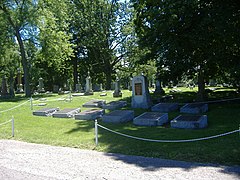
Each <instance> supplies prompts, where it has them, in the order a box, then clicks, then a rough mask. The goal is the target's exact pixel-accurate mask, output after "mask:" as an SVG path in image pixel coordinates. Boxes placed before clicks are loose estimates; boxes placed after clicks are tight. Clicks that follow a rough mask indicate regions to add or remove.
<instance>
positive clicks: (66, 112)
mask: <svg viewBox="0 0 240 180" xmlns="http://www.w3.org/2000/svg"><path fill="white" fill-rule="evenodd" d="M79 112H80V108H66V109H63V110H61V111H58V112H55V113H53V114H52V116H53V117H55V118H71V117H74V115H75V114H77V113H79Z"/></svg>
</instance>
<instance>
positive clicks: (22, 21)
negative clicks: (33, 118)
mask: <svg viewBox="0 0 240 180" xmlns="http://www.w3.org/2000/svg"><path fill="white" fill-rule="evenodd" d="M67 2H68V1H60V0H36V1H31V0H14V1H13V0H3V1H1V3H0V13H1V14H0V15H1V17H3V18H4V19H6V22H7V25H8V27H9V28H8V34H9V35H11V37H12V38H13V39H14V40H16V42H17V44H18V46H19V51H20V56H21V64H22V67H23V71H24V83H25V84H24V88H25V94H26V96H31V89H30V81H31V76H30V75H31V74H30V68H31V67H33V66H34V62H33V59H32V57H33V55H32V54H29V53H28V52H30V51H28V50H27V47H26V44H27V43H28V44H31V43H32V44H34V45H35V47H36V48H37V51H31V52H34V53H36V54H35V55H38V57H39V59H41V61H42V60H43V61H47V64H48V66H49V65H51V64H54V63H56V62H59V61H60V62H62V61H64V60H66V59H67V58H68V57H69V56H71V53H72V47H71V44H70V43H69V41H68V40H69V39H70V36H69V35H68V34H67V33H66V29H67V28H68V27H67V22H66V21H67V20H66V19H67V17H68V14H67V12H68V8H67ZM26 42H27V43H26ZM29 42H31V43H29Z"/></svg>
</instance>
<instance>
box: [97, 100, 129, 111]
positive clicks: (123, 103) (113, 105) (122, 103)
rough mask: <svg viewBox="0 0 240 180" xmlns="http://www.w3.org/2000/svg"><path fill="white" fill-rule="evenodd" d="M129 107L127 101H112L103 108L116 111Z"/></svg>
mask: <svg viewBox="0 0 240 180" xmlns="http://www.w3.org/2000/svg"><path fill="white" fill-rule="evenodd" d="M126 105H127V101H111V102H109V103H107V104H104V105H103V106H102V108H103V109H109V110H114V109H119V108H122V107H124V106H126Z"/></svg>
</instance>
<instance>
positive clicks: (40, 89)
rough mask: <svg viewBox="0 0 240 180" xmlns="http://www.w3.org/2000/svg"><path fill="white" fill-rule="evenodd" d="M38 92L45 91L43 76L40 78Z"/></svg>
mask: <svg viewBox="0 0 240 180" xmlns="http://www.w3.org/2000/svg"><path fill="white" fill-rule="evenodd" d="M38 92H40V93H42V92H45V89H44V84H43V78H41V77H40V78H39V80H38Z"/></svg>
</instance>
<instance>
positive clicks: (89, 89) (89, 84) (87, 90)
mask: <svg viewBox="0 0 240 180" xmlns="http://www.w3.org/2000/svg"><path fill="white" fill-rule="evenodd" d="M84 94H85V95H93V90H92V79H91V77H90V73H89V71H88V76H87V77H86V86H85V93H84Z"/></svg>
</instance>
